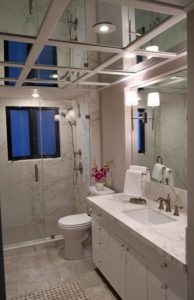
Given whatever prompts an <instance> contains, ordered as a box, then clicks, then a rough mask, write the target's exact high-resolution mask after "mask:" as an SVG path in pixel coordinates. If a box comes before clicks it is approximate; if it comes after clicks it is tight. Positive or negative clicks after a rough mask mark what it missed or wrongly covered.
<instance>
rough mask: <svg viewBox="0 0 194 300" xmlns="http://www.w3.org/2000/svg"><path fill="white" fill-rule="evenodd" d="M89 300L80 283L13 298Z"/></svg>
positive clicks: (74, 282) (25, 299) (28, 299)
mask: <svg viewBox="0 0 194 300" xmlns="http://www.w3.org/2000/svg"><path fill="white" fill-rule="evenodd" d="M77 299H79V300H89V297H88V296H87V295H86V292H85V291H84V290H83V288H82V287H81V286H80V284H79V282H78V281H73V282H70V283H66V284H65V285H63V286H59V287H56V288H50V289H47V290H42V291H35V292H33V293H31V294H29V295H23V296H21V297H20V296H19V297H15V298H12V300H77Z"/></svg>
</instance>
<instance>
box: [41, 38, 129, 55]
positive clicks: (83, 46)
mask: <svg viewBox="0 0 194 300" xmlns="http://www.w3.org/2000/svg"><path fill="white" fill-rule="evenodd" d="M47 45H49V46H55V47H61V48H71V49H85V50H87V51H97V52H108V53H123V49H122V48H118V47H109V46H103V45H96V44H87V43H77V42H66V41H56V40H48V42H47Z"/></svg>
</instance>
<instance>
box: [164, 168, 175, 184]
mask: <svg viewBox="0 0 194 300" xmlns="http://www.w3.org/2000/svg"><path fill="white" fill-rule="evenodd" d="M164 177H165V179H166V184H167V185H170V186H174V176H173V172H172V169H170V168H166V169H165V172H164Z"/></svg>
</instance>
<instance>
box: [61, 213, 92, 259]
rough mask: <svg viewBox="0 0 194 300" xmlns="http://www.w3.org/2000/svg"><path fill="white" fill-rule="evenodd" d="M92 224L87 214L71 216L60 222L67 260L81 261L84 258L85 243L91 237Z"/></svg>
mask: <svg viewBox="0 0 194 300" xmlns="http://www.w3.org/2000/svg"><path fill="white" fill-rule="evenodd" d="M91 223H92V220H91V217H90V216H88V215H87V214H86V213H83V214H76V215H70V216H66V217H63V218H61V219H59V220H58V227H59V228H60V230H61V233H62V235H63V237H64V239H65V253H64V257H65V258H67V259H80V258H82V257H83V256H84V248H83V242H84V241H86V240H87V238H88V237H89V235H90V228H91Z"/></svg>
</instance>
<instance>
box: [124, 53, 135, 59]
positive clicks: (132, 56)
mask: <svg viewBox="0 0 194 300" xmlns="http://www.w3.org/2000/svg"><path fill="white" fill-rule="evenodd" d="M134 57H135V53H134V52H128V53H126V54H125V58H134Z"/></svg>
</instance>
